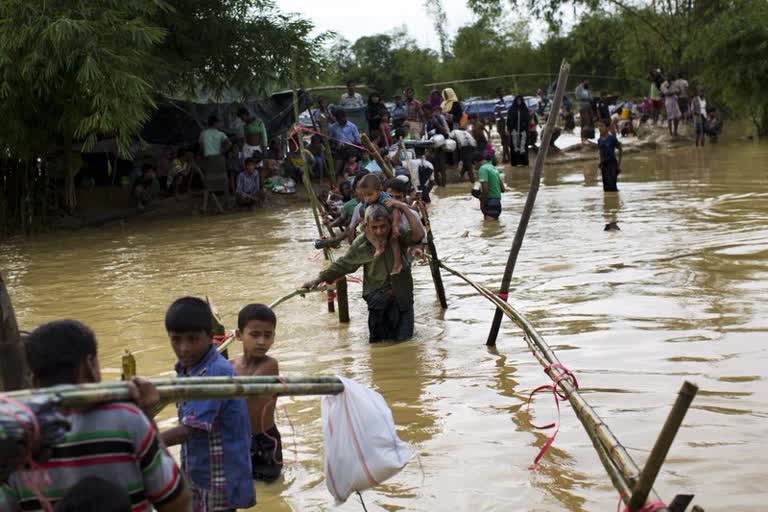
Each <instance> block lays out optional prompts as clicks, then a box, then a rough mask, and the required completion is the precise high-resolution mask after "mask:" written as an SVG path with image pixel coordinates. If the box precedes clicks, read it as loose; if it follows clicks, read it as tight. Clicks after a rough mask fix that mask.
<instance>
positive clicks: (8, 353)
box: [0, 274, 30, 391]
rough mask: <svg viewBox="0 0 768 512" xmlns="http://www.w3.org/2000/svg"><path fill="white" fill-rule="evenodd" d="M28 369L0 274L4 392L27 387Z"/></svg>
mask: <svg viewBox="0 0 768 512" xmlns="http://www.w3.org/2000/svg"><path fill="white" fill-rule="evenodd" d="M29 377H30V375H29V368H28V367H27V357H26V354H25V353H24V346H23V345H22V343H21V336H20V335H19V325H18V323H16V314H15V313H14V311H13V304H12V303H11V296H10V294H9V293H8V288H7V287H6V285H5V281H4V280H3V276H2V274H0V385H2V389H3V390H5V391H13V390H16V389H22V388H26V387H29V384H30V378H29Z"/></svg>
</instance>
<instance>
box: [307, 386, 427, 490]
mask: <svg viewBox="0 0 768 512" xmlns="http://www.w3.org/2000/svg"><path fill="white" fill-rule="evenodd" d="M339 379H341V381H342V382H343V383H344V391H343V392H341V393H339V394H338V395H329V396H324V397H323V399H322V401H321V402H320V415H321V417H322V420H323V447H324V449H323V452H324V454H323V463H324V464H323V465H324V467H325V483H326V486H327V487H328V491H329V492H330V493H331V495H333V497H334V498H336V502H337V503H342V502H344V501H346V500H347V498H349V496H350V495H351V494H352V493H354V492H355V491H360V492H362V491H364V490H366V489H370V488H371V487H375V486H376V485H379V484H380V483H382V482H383V481H385V480H387V479H388V478H390V477H392V476H394V475H395V474H397V473H398V472H400V470H401V469H403V467H405V465H406V464H407V463H408V461H409V460H410V459H411V457H412V456H413V452H412V451H411V449H410V448H409V447H408V445H407V444H405V443H404V442H402V441H401V440H400V438H398V437H397V431H396V430H395V422H394V420H393V419H392V411H391V410H390V409H389V406H388V405H387V402H385V401H384V398H383V397H382V396H381V395H380V394H379V393H376V392H375V391H373V390H371V389H368V388H366V387H364V386H361V385H360V384H357V383H356V382H353V381H351V380H349V379H345V378H344V377H339Z"/></svg>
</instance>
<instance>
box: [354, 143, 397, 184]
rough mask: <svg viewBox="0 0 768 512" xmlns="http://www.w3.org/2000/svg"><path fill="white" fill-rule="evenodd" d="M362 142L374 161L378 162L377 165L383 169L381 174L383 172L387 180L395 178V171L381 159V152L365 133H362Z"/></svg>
mask: <svg viewBox="0 0 768 512" xmlns="http://www.w3.org/2000/svg"><path fill="white" fill-rule="evenodd" d="M360 140H361V141H362V143H363V146H365V149H367V150H368V152H369V153H370V154H371V156H373V159H374V160H376V163H377V164H379V167H381V172H383V173H384V175H385V176H386V177H387V178H394V177H395V171H394V170H392V167H391V166H390V165H389V162H387V161H386V160H384V159H383V158H381V155H380V154H379V151H378V150H377V149H376V146H374V145H373V142H371V139H369V138H368V135H366V134H365V133H361V134H360Z"/></svg>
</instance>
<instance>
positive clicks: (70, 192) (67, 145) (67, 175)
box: [64, 134, 77, 214]
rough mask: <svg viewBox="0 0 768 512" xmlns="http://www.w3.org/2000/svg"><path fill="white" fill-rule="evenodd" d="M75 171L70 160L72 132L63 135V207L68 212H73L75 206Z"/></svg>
mask: <svg viewBox="0 0 768 512" xmlns="http://www.w3.org/2000/svg"><path fill="white" fill-rule="evenodd" d="M76 173H77V169H74V162H73V161H72V134H67V135H65V136H64V208H65V209H66V210H67V212H68V213H70V214H73V213H75V209H76V208H77V192H76V191H75V174H76Z"/></svg>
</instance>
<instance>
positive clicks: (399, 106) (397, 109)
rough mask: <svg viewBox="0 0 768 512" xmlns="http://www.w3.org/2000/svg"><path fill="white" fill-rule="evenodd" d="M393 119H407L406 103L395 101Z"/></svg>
mask: <svg viewBox="0 0 768 512" xmlns="http://www.w3.org/2000/svg"><path fill="white" fill-rule="evenodd" d="M392 119H405V103H403V102H402V101H401V102H400V103H395V106H394V107H392Z"/></svg>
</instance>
